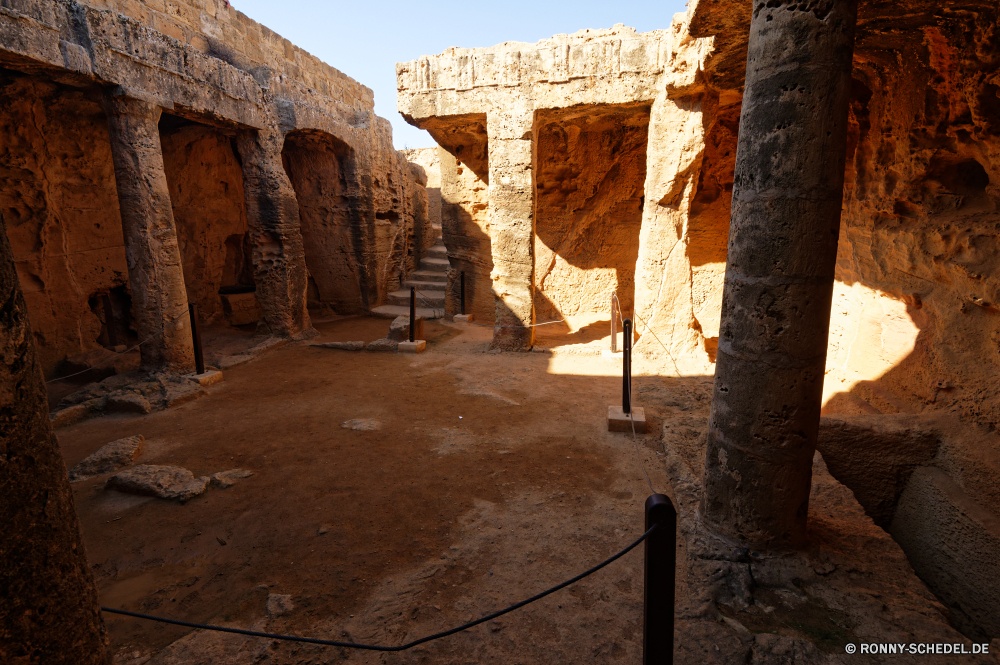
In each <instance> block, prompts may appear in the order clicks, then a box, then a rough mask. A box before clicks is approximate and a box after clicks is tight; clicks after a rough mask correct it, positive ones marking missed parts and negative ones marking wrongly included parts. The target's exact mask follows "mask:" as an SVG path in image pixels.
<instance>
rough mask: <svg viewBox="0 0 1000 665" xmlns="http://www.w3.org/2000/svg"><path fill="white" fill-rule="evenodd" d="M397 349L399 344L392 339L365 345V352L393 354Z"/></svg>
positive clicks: (378, 340) (379, 340)
mask: <svg viewBox="0 0 1000 665" xmlns="http://www.w3.org/2000/svg"><path fill="white" fill-rule="evenodd" d="M398 348H399V342H397V341H395V340H392V339H386V338H382V339H377V340H375V341H374V342H368V344H366V345H365V351H373V352H376V353H386V352H388V353H395V352H396V351H397V350H398Z"/></svg>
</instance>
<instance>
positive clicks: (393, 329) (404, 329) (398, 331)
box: [388, 316, 424, 342]
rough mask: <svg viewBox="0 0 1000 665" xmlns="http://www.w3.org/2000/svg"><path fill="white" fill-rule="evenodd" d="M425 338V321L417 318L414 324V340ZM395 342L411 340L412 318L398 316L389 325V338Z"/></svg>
mask: <svg viewBox="0 0 1000 665" xmlns="http://www.w3.org/2000/svg"><path fill="white" fill-rule="evenodd" d="M423 338H424V319H423V318H422V317H420V316H417V317H416V318H415V319H414V322H413V339H423ZM388 339H391V340H393V341H395V342H405V341H407V340H409V339H410V317H409V316H397V317H396V318H395V319H393V320H392V323H390V324H389V337H388Z"/></svg>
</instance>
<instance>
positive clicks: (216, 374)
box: [184, 369, 222, 388]
mask: <svg viewBox="0 0 1000 665" xmlns="http://www.w3.org/2000/svg"><path fill="white" fill-rule="evenodd" d="M184 378H185V379H187V380H189V381H194V382H195V383H197V384H198V385H199V386H201V387H202V388H207V387H208V386H212V385H215V384H216V383H221V382H222V372H221V371H219V370H217V369H206V370H205V371H204V373H202V374H197V373H193V374H185V375H184Z"/></svg>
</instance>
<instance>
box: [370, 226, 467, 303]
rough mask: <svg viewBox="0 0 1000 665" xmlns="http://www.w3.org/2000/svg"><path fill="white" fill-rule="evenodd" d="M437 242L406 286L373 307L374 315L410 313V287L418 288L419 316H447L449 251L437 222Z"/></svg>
mask: <svg viewBox="0 0 1000 665" xmlns="http://www.w3.org/2000/svg"><path fill="white" fill-rule="evenodd" d="M433 228H434V231H435V232H436V233H437V242H436V243H435V245H434V246H433V247H431V248H430V249H428V250H427V253H426V254H425V255H424V257H423V258H422V259H421V260H420V266H419V267H418V269H417V270H414V271H413V272H412V273H411V274H410V279H408V280H406V281H405V282H403V288H402V289H400V290H399V291H393V292H392V293H390V294H389V301H388V303H387V304H385V305H382V306H381V307H375V308H374V309H372V314H374V315H375V316H379V317H382V318H386V319H394V318H396V317H397V316H409V315H410V287H411V286H412V287H414V288H415V289H416V290H417V312H416V314H417V316H421V317H423V318H424V319H440V318H442V317H443V316H444V295H445V289H447V288H448V267H449V263H448V250H447V249H446V248H445V246H444V240H443V239H442V238H441V227H440V226H439V225H437V224H435V225H434V227H433Z"/></svg>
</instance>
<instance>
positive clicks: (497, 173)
mask: <svg viewBox="0 0 1000 665" xmlns="http://www.w3.org/2000/svg"><path fill="white" fill-rule="evenodd" d="M486 128H487V135H488V137H489V160H490V184H489V187H490V190H489V191H490V203H489V210H490V245H491V248H492V251H493V272H492V273H491V275H490V276H491V278H492V279H493V295H494V298H495V302H496V326H497V327H496V328H494V330H493V342H492V344H491V345H490V348H494V349H503V350H506V351H527V350H529V349H530V348H531V347H532V345H533V344H534V343H535V329H534V328H526V327H519V326H528V325H531V324H533V323H534V322H535V308H534V290H535V287H534V282H535V179H534V171H533V163H534V146H535V141H534V113H533V112H532V110H531V109H525V108H522V107H519V106H517V105H516V104H512V106H511V107H504V108H497V109H493V110H491V111H490V112H489V113H488V114H487V118H486Z"/></svg>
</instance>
